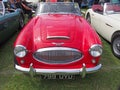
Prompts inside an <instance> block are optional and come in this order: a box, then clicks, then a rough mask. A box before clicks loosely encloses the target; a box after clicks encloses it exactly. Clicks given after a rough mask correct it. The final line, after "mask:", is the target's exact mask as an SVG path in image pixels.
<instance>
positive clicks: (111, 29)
mask: <svg viewBox="0 0 120 90" xmlns="http://www.w3.org/2000/svg"><path fill="white" fill-rule="evenodd" d="M85 18H86V19H87V21H88V22H89V23H90V24H91V25H92V26H93V27H94V28H95V30H96V31H97V32H98V33H99V34H100V35H101V36H102V37H103V38H105V39H106V40H107V41H109V42H110V43H111V48H112V51H113V54H114V55H115V56H116V57H118V58H120V3H119V4H118V3H104V4H97V5H93V6H92V8H91V9H88V10H87V11H86V14H85Z"/></svg>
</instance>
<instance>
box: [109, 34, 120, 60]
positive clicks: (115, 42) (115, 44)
mask: <svg viewBox="0 0 120 90" xmlns="http://www.w3.org/2000/svg"><path fill="white" fill-rule="evenodd" d="M111 48H112V52H113V54H114V55H115V56H116V57H118V58H120V32H118V33H116V34H115V35H114V36H113V39H112V45H111Z"/></svg>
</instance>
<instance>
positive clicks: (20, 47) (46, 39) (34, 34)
mask: <svg viewBox="0 0 120 90" xmlns="http://www.w3.org/2000/svg"><path fill="white" fill-rule="evenodd" d="M101 54H102V45H101V40H100V38H99V36H98V35H97V33H96V32H95V30H94V29H93V28H92V27H91V26H90V25H89V24H88V23H87V21H86V20H85V19H84V18H83V17H82V16H81V13H80V9H79V6H78V5H77V4H75V3H73V2H54V3H52V2H41V3H40V4H39V6H38V8H37V11H36V15H35V17H34V18H33V19H32V20H30V21H29V23H28V24H27V25H26V26H25V27H24V28H23V30H22V31H21V33H20V34H19V35H18V37H17V39H16V41H15V43H14V55H15V60H14V61H15V68H16V69H17V70H20V71H23V72H31V71H32V72H35V73H40V74H58V75H60V74H81V75H83V76H84V75H85V74H86V73H90V72H94V71H97V70H99V69H100V68H101V67H102V65H101V64H100V63H99V59H100V56H101Z"/></svg>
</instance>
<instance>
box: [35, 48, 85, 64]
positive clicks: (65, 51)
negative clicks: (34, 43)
mask: <svg viewBox="0 0 120 90" xmlns="http://www.w3.org/2000/svg"><path fill="white" fill-rule="evenodd" d="M33 57H34V58H35V60H37V61H40V62H43V63H48V64H67V63H72V62H75V61H78V60H80V59H81V58H82V57H83V55H82V53H81V52H80V51H79V50H77V49H73V48H66V47H50V48H42V49H39V50H37V51H36V52H35V53H34V54H33Z"/></svg>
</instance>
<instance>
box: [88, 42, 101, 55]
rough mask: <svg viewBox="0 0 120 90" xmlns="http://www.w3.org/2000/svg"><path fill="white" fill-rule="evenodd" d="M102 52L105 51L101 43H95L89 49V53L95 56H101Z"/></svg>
mask: <svg viewBox="0 0 120 90" xmlns="http://www.w3.org/2000/svg"><path fill="white" fill-rule="evenodd" d="M102 52H103V50H102V46H101V45H99V44H94V45H92V46H91V47H90V49H89V53H90V55H91V56H93V57H99V56H101V55H102Z"/></svg>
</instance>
